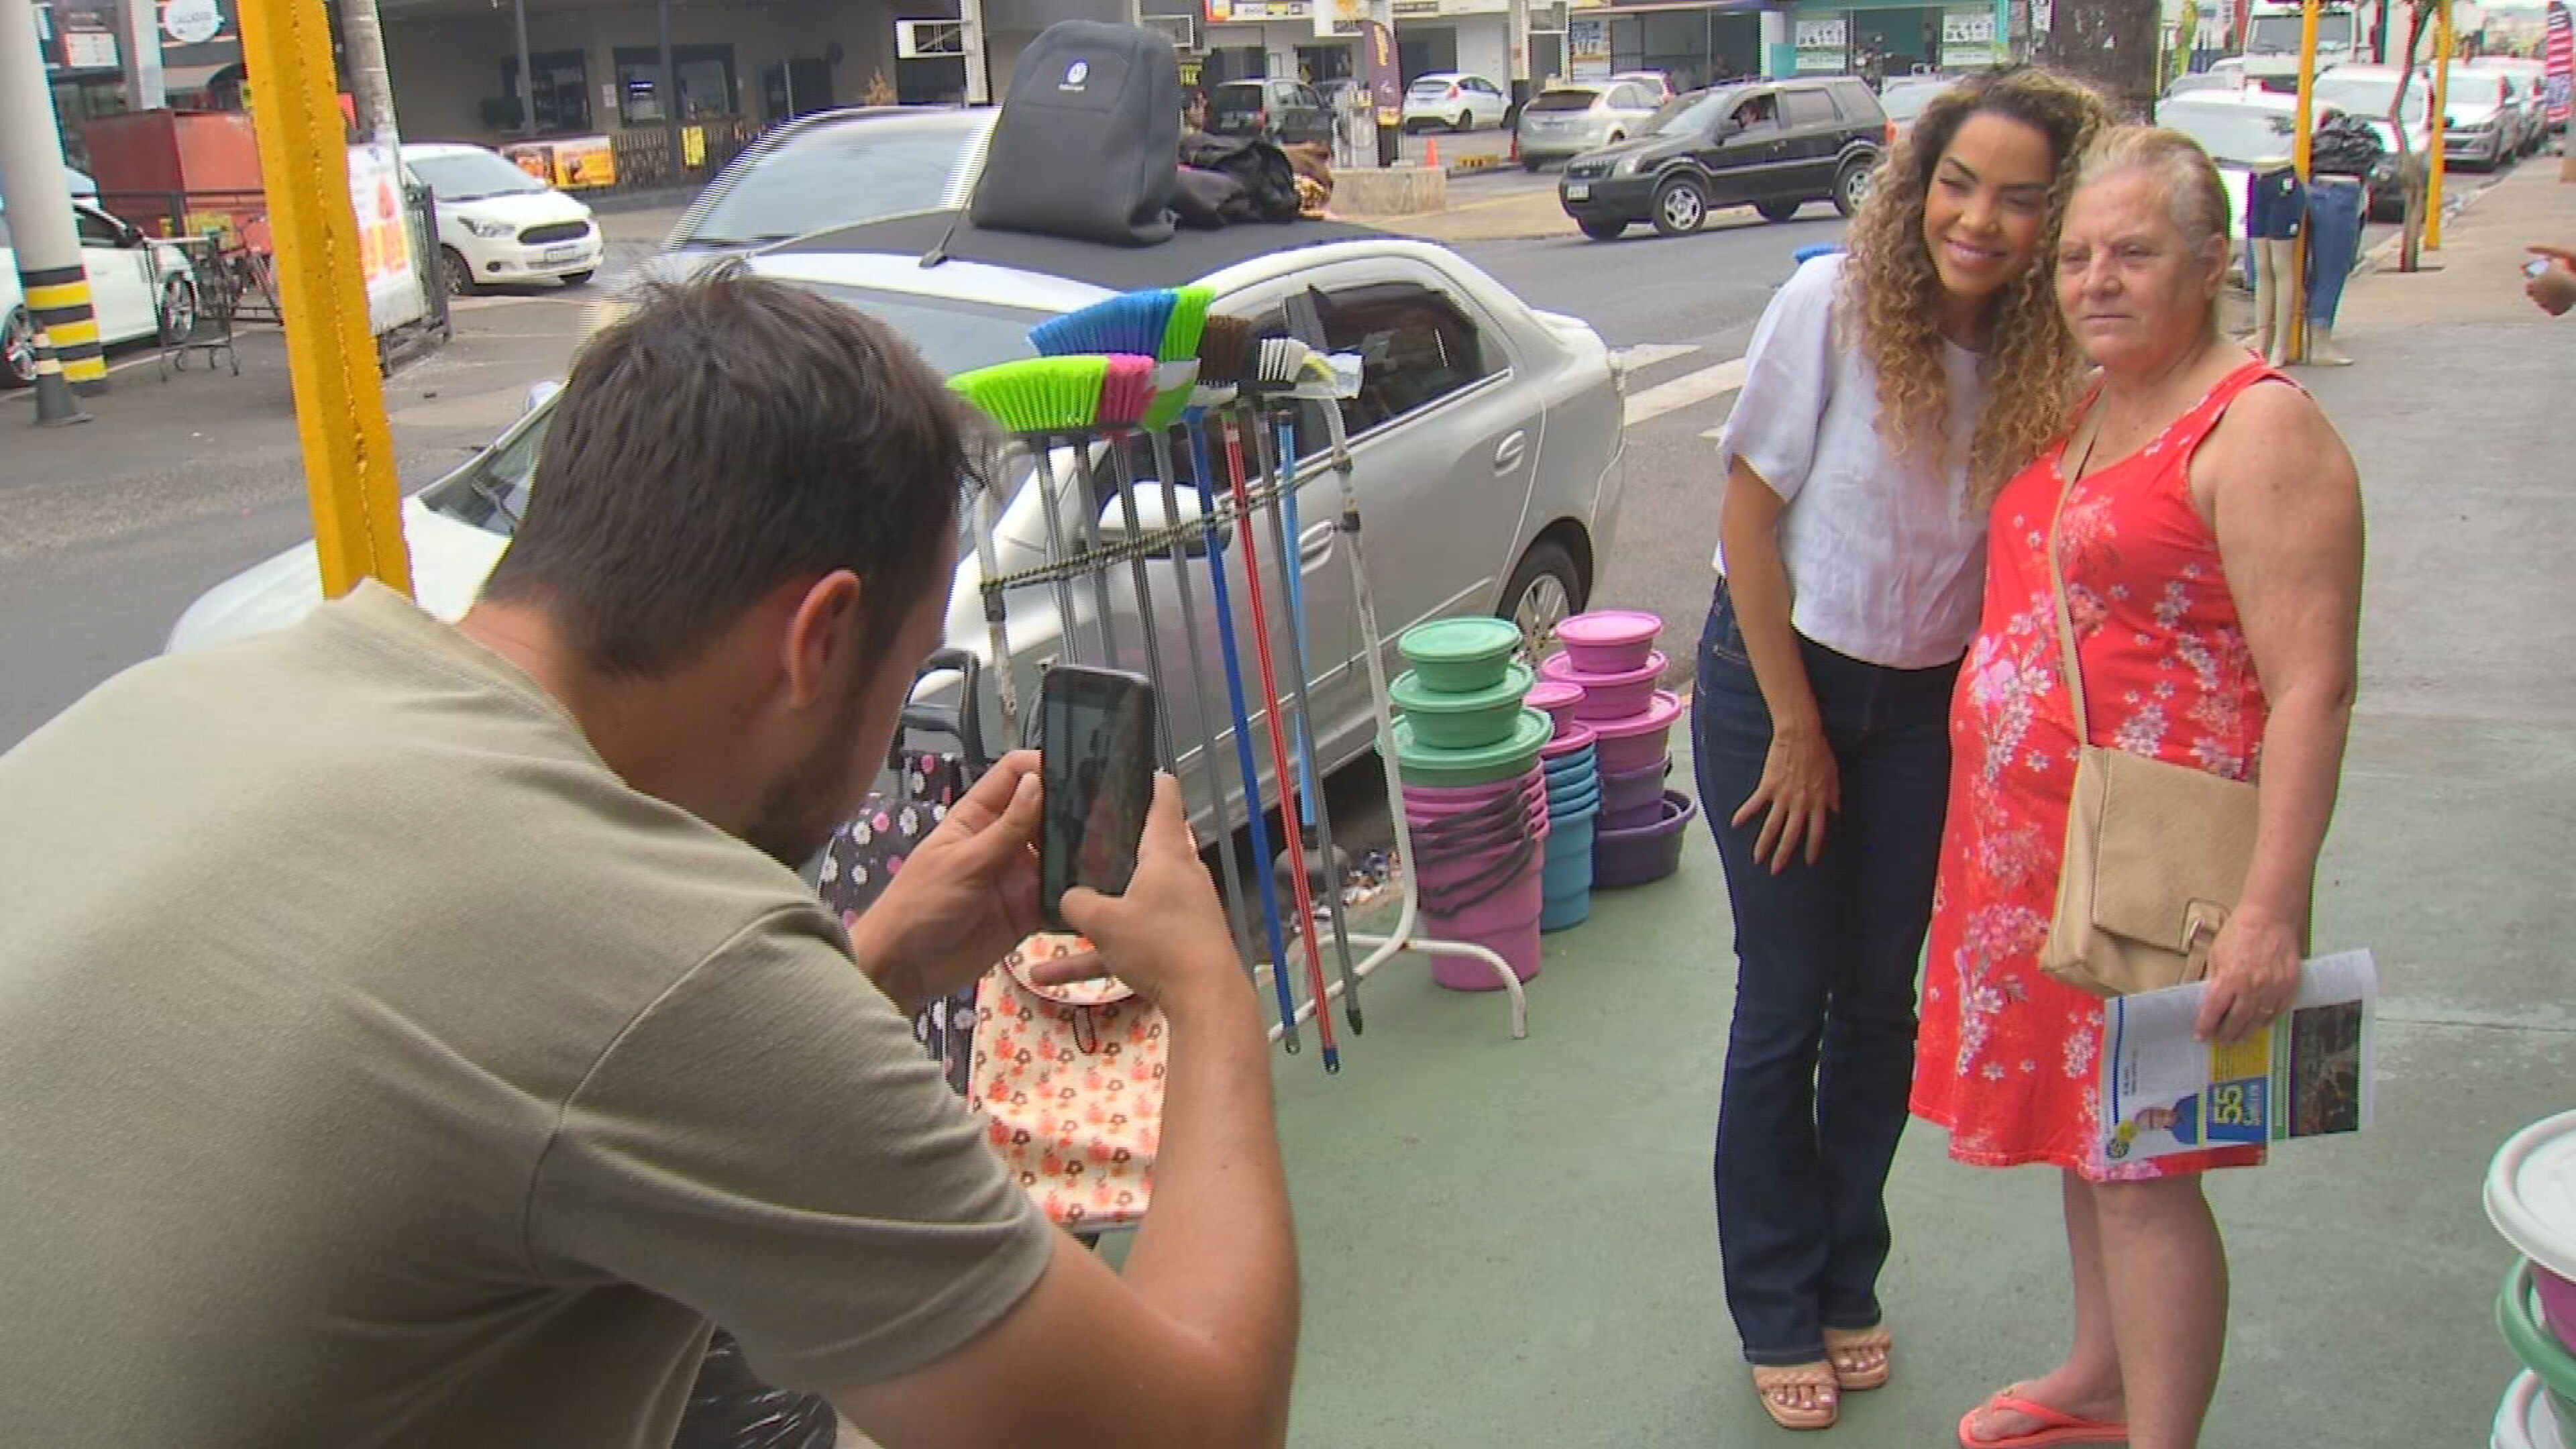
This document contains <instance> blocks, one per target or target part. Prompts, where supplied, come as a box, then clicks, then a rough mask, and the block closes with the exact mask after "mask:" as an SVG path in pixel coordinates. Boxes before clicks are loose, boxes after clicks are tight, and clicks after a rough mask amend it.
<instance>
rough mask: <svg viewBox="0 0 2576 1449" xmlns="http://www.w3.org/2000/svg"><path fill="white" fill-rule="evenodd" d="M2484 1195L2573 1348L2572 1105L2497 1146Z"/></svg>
mask: <svg viewBox="0 0 2576 1449" xmlns="http://www.w3.org/2000/svg"><path fill="white" fill-rule="evenodd" d="M2485 1198H2486V1209H2487V1220H2488V1221H2489V1222H2492V1223H2494V1224H2495V1228H2496V1231H2497V1232H2498V1233H2500V1234H2502V1235H2503V1236H2504V1240H2505V1241H2506V1242H2509V1243H2511V1244H2513V1245H2514V1247H2516V1248H2517V1249H2519V1250H2521V1252H2522V1255H2523V1256H2524V1257H2525V1258H2528V1259H2530V1260H2531V1277H2532V1281H2533V1283H2534V1284H2535V1285H2536V1286H2537V1288H2538V1291H2539V1296H2540V1301H2541V1304H2542V1306H2543V1308H2544V1309H2545V1310H2546V1311H2547V1313H2548V1318H2549V1326H2550V1328H2551V1329H2552V1330H2553V1331H2554V1332H2555V1333H2556V1335H2557V1337H2558V1341H2559V1342H2560V1343H2561V1344H2562V1345H2565V1346H2567V1347H2569V1348H2576V1112H2561V1113H2558V1114H2557V1115H2555V1116H2552V1117H2544V1118H2542V1119H2541V1120H2539V1121H2537V1122H2534V1123H2532V1124H2531V1125H2530V1126H2528V1127H2525V1128H2523V1129H2522V1130H2521V1131H2519V1132H2516V1133H2515V1134H2513V1136H2512V1137H2510V1138H2508V1139H2507V1140H2506V1142H2505V1144H2504V1146H2502V1147H2500V1148H2497V1149H2496V1155H2495V1159H2494V1160H2493V1161H2492V1162H2490V1163H2489V1164H2488V1165H2487V1180H2486V1188H2485ZM2532 1367H2534V1368H2538V1367H2539V1365H2538V1364H2534V1365H2532ZM2544 1377H2546V1375H2544ZM2551 1387H2552V1388H2553V1389H2554V1390H2556V1391H2557V1392H2558V1393H2560V1394H2562V1395H2565V1394H2571V1393H2576V1389H2571V1388H2569V1387H2568V1386H2563V1385H2557V1384H2553V1385H2551ZM2571 1427H2576V1426H2571Z"/></svg>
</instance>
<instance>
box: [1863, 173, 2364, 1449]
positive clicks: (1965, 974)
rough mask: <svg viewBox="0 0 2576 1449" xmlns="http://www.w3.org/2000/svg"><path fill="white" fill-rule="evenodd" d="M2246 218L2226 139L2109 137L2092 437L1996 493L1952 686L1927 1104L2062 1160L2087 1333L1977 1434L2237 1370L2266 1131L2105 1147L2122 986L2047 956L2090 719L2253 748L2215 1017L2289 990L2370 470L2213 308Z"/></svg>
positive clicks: (2029, 1426) (2165, 1407)
mask: <svg viewBox="0 0 2576 1449" xmlns="http://www.w3.org/2000/svg"><path fill="white" fill-rule="evenodd" d="M2227 224H2228V207H2227V197H2226V193H2225V192H2224V191H2223V190H2222V188H2221V186H2220V182H2219V179H2218V172H2217V169H2216V168H2215V167H2214V166H2212V165H2211V163H2210V160H2209V158H2208V157H2207V156H2206V155H2205V154H2203V153H2202V152H2201V150H2200V149H2199V148H2198V147H2197V146H2195V145H2194V144H2193V143H2192V142H2191V141H2190V140H2189V139H2188V138H2186V137H2183V136H2181V135H2178V134H2176V133H2174V132H2171V131H2159V130H2149V129H2145V128H2139V127H2128V128H2122V129H2120V130H2117V131H2113V132H2110V133H2108V134H2107V135H2106V136H2105V137H2104V138H2103V139H2102V140H2101V141H2100V142H2099V143H2097V144H2096V146H2095V147H2094V149H2093V150H2092V152H2091V153H2090V154H2089V155H2088V156H2087V158H2086V161H2085V165H2084V169H2083V171H2082V172H2081V173H2080V179H2079V182H2078V185H2077V189H2076V193H2075V196H2074V199H2073V200H2072V201H2071V202H2070V203H2069V205H2068V210H2067V216H2066V223H2065V227H2064V229H2063V232H2062V233H2061V235H2060V238H2059V241H2058V245H2057V248H2056V253H2055V265H2056V273H2057V275H2056V290H2057V299H2058V304H2059V306H2060V307H2061V308H2062V309H2063V310H2064V313H2065V316H2066V321H2067V324H2068V326H2069V327H2070V328H2071V329H2072V330H2073V332H2074V334H2075V338H2076V340H2077V342H2078V343H2079V344H2081V345H2082V347H2083V348H2084V350H2085V352H2086V354H2087V355H2089V356H2090V357H2091V358H2092V360H2093V361H2094V362H2095V363H2096V364H2098V365H2099V366H2100V368H2101V378H2100V385H2099V386H2098V388H2097V389H2096V390H2095V391H2094V393H2093V395H2092V396H2091V397H2090V398H2088V399H2087V400H2086V403H2085V404H2084V405H2083V406H2082V407H2081V408H2080V409H2079V410H2078V419H2079V421H2078V422H2077V423H2076V425H2075V427H2074V429H2073V431H2072V437H2071V438H2070V439H2069V440H2067V441H2061V442H2060V443H2058V444H2057V445H2055V446H2053V447H2051V448H2050V449H2048V450H2047V451H2046V452H2044V453H2042V454H2041V455H2040V457H2039V459H2038V461H2036V462H2035V463H2033V464H2032V465H2031V466H2030V467H2029V468H2028V469H2026V470H2025V471H2024V472H2023V473H2022V474H2021V475H2020V476H2019V477H2017V478H2015V479H2014V480H2013V481H2012V482H2011V483H2009V484H2007V485H2006V486H2005V488H2004V490H2003V492H2002V494H2001V495H2000V496H1999V497H1998V498H1997V499H1996V500H1995V505H1994V514H1993V532H1992V534H1991V537H1990V540H1989V555H1988V557H1989V562H1988V570H1987V578H1986V593H1985V605H1984V610H1983V615H1982V618H1981V620H1980V623H1979V625H1978V632H1977V637H1976V641H1975V643H1974V644H1973V645H1971V646H1970V649H1969V652H1968V658H1967V661H1966V664H1965V667H1964V668H1963V669H1962V670H1961V672H1960V676H1959V687H1958V693H1957V696H1956V699H1955V700H1954V702H1953V707H1952V746H1953V750H1952V758H1953V761H1954V763H1953V766H1952V771H1951V786H1950V809H1949V823H1948V828H1947V831H1946V836H1945V839H1944V841H1943V845H1942V856H1941V867H1940V900H1939V902H1938V904H1937V905H1936V907H1935V913H1934V918H1933V924H1932V936H1931V946H1930V956H1929V967H1928V975H1927V980H1926V991H1925V1003H1926V1004H1925V1008H1924V1021H1923V1031H1922V1037H1921V1051H1920V1056H1919V1059H1918V1062H1917V1067H1916V1073H1915V1082H1914V1093H1913V1106H1914V1111H1915V1113H1916V1114H1917V1115H1919V1116H1922V1117H1924V1118H1926V1119H1927V1120H1930V1121H1933V1122H1936V1123H1939V1124H1941V1125H1942V1126H1944V1127H1947V1128H1948V1129H1949V1130H1950V1133H1951V1145H1950V1152H1951V1155H1952V1156H1954V1157H1956V1158H1958V1159H1959V1160H1961V1161H1963V1162H1967V1163H1971V1164H1974V1165H1977V1166H1981V1167H2009V1166H2013V1165H2016V1164H2020V1163H2034V1162H2045V1163H2051V1164H2054V1165H2055V1166H2056V1167H2057V1168H2058V1169H2059V1171H2060V1173H2061V1175H2062V1178H2063V1189H2064V1199H2065V1212H2066V1242H2067V1248H2068V1252H2069V1254H2070V1256H2071V1257H2072V1259H2073V1268H2074V1292H2075V1341H2074V1344H2073V1346H2072V1348H2071V1349H2070V1351H2069V1352H2068V1354H2067V1357H2066V1360H2065V1362H2064V1363H2063V1364H2061V1365H2060V1366H2058V1367H2057V1368H2056V1369H2055V1370H2053V1371H2051V1372H2050V1373H2048V1374H2047V1375H2045V1376H2044V1377H2041V1378H2039V1379H2036V1380H2033V1381H2030V1382H2028V1383H2023V1384H2017V1385H2015V1386H2013V1387H2012V1388H2009V1389H2006V1390H2004V1391H2003V1392H2001V1393H1998V1394H1997V1395H1995V1396H1994V1397H1993V1398H1992V1399H1990V1400H1988V1401H1987V1402H1986V1403H1985V1404H1984V1405H1982V1406H1981V1407H1979V1408H1977V1409H1976V1410H1974V1411H1972V1412H1970V1413H1969V1414H1968V1415H1967V1417H1966V1418H1965V1419H1963V1420H1962V1421H1961V1422H1960V1425H1959V1442H1960V1443H1961V1444H1962V1445H1964V1446H1967V1449H1989V1446H1998V1445H2022V1446H2029V1445H2037V1444H2108V1443H2127V1444H2132V1445H2134V1446H2136V1449H2179V1446H2185V1445H2191V1444H2195V1443H2197V1442H2198V1438H2199V1434H2200V1427H2201V1420H2202V1418H2203V1416H2204V1415H2205V1414H2206V1413H2207V1411H2208V1407H2209V1400H2210V1395H2211V1393H2212V1391H2213V1390H2214V1389H2215V1387H2216V1385H2217V1381H2218V1366H2219V1357H2220V1351H2221V1348H2222V1345H2223V1343H2224V1341H2225V1337H2226V1331H2227V1260H2226V1255H2225V1251H2224V1249H2223V1248H2222V1246H2221V1244H2220V1242H2219V1235H2218V1225H2217V1223H2216V1221H2215V1220H2214V1219H2213V1218H2212V1217H2211V1215H2210V1210H2209V1204H2208V1202H2207V1201H2206V1200H2205V1199H2204V1198H2203V1197H2202V1195H2201V1187H2200V1174H2201V1173H2202V1172H2203V1171H2205V1170H2207V1169H2210V1168H2216V1167H2232V1166H2242V1165H2248V1164H2252V1163H2256V1162H2259V1161H2261V1160H2262V1150H2261V1149H2260V1148H2259V1147H2255V1148H2226V1149H2219V1150H2214V1151H2200V1152H2195V1153H2188V1154H2185V1155H2181V1156H2174V1157H2164V1158H2158V1159H2154V1160H2151V1161H2147V1162H2142V1163H2126V1164H2119V1165H2115V1164H2113V1163H2112V1162H2110V1161H2108V1160H2107V1159H2106V1158H2105V1156H2104V1155H2103V1153H2102V1151H2101V1150H2100V1148H2099V1147H2098V1146H2097V1144H2098V1143H2099V1142H2100V1140H2101V1139H2100V1134H2099V1132H2098V1131H2097V1130H2096V1126H2097V1123H2098V1121H2099V1116H2100V1104H2099V1102H2098V1100H2097V1080H2098V1074H2099V1053H2100V1046H2101V1022H2102V1003H2101V1002H2100V1001H2099V1000H2098V999H2096V998H2094V997H2092V996H2088V995H2086V994H2084V993H2082V992H2080V991H2077V990H2075V989H2073V988H2071V987H2068V986H2065V985H2061V984H2060V983H2058V982H2057V981H2055V980H2053V979H2051V978H2049V977H2048V976H2045V975H2043V974H2042V973H2041V971H2040V969H2039V960H2038V958H2039V952H2040V947H2041V944H2042V942H2043V941H2044V939H2045V938H2046V936H2047V933H2048V926H2049V918H2050V915H2051V911H2052V908H2053V906H2054V904H2055V899H2056V892H2057V879H2058V871H2059V866H2060V863H2061V855H2062V852H2063V842H2064V839H2065V831H2066V819H2067V810H2068V804H2069V798H2070V790H2071V788H2072V786H2073V782H2074V778H2075V761H2076V754H2077V741H2078V738H2079V732H2080V733H2081V735H2082V736H2083V737H2086V738H2089V739H2090V740H2091V741H2092V742H2094V743H2096V744H2098V745H2101V746H2104V747H2117V748H2120V749H2125V750H2128V751H2131V752H2133V753H2136V754H2141V755H2148V756H2152V757H2155V758H2157V759H2161V760H2166V761H2169V762H2172V763H2175V764H2183V765H2191V766H2194V767H2197V768H2199V769H2203V770H2207V771H2210V772H2212V773H2214V774H2219V775H2224V776H2228V777H2231V778H2236V779H2257V778H2259V782H2260V784H2261V786H2262V795H2261V824H2260V827H2259V830H2258V835H2257V844H2256V851H2255V859H2254V863H2253V866H2252V869H2251V870H2250V872H2249V874H2248V876H2247V878H2246V881H2245V888H2244V893H2243V896H2242V899H2241V901H2240V903H2239V904H2238V906H2237V908H2236V910H2235V912H2234V913H2233V914H2232V915H2231V916H2229V917H2228V919H2227V922H2226V925H2225V927H2224V929H2223V930H2222V931H2221V932H2220V933H2219V935H2218V937H2217V940H2216V941H2215V943H2214V946H2213V953H2212V960H2211V967H2210V989H2209V994H2208V1000H2207V1002H2206V1004H2205V1006H2204V1008H2203V1010H2202V1012H2201V1017H2200V1022H2199V1026H2200V1030H2201V1032H2202V1034H2203V1035H2204V1036H2209V1037H2214V1038H2217V1039H2220V1040H2237V1039H2242V1038H2243V1037H2245V1036H2247V1035H2249V1034H2251V1033H2253V1032H2255V1031H2257V1030H2260V1029H2262V1028H2263V1027H2265V1026H2266V1025H2268V1024H2269V1023H2270V1022H2271V1020H2272V1019H2273V1018H2274V1017H2275V1016H2277V1015H2278V1014H2279V1013H2280V1012H2281V1011H2282V1010H2283V1009H2284V1008H2285V1007H2286V1006H2287V1005H2288V1004H2289V1002H2290V999H2291V997H2292V995H2293V994H2294V993H2295V992H2296V990H2297V986H2298V979H2299V960H2300V956H2301V949H2302V944H2303V941H2304V937H2305V933H2306V928H2307V920H2308V904H2309V894H2310V890H2311V887H2312V884H2313V882H2314V879H2315V875H2316V864H2317V851H2318V848H2319V846H2320V845H2321V844H2322V842H2323V841H2324V839H2325V833H2326V823H2327V819H2328V817H2329V816H2330V815H2331V814H2332V812H2333V808H2334V800H2335V786H2336V778H2337V776H2338V774H2339V773H2340V771H2341V769H2342V762H2343V750H2344V735H2345V731H2346V729H2347V727H2348V725H2349V723H2350V718H2351V709H2352V695H2353V659H2354V638H2355V634H2356V631H2357V628H2358V621H2359V613H2360V596H2361V549H2362V527H2361V497H2360V485H2359V483H2358V481H2357V480H2356V478H2355V476H2354V473H2353V465H2352V458H2351V455H2350V454H2349V453H2347V452H2346V451H2345V449H2344V446H2343V442H2342V440H2341V439H2340V438H2339V437H2337V436H2336V434H2335V430H2334V428H2333V426H2332V425H2331V424H2329V423H2328V422H2327V421H2326V418H2325V415H2324V414H2323V413H2322V412H2321V411H2319V410H2318V408H2317V405H2316V404H2315V402H2313V401H2312V400H2310V399H2309V397H2308V396H2307V394H2306V393H2304V392H2302V391H2300V390H2299V388H2297V387H2296V386H2295V385H2293V384H2291V383H2290V382H2289V381H2288V380H2287V379H2285V378H2284V377H2282V375H2281V374H2280V373H2278V372H2276V371H2274V370H2273V369H2272V368H2271V367H2269V366H2267V365H2266V364H2265V363H2264V362H2263V361H2262V360H2261V359H2259V358H2255V357H2253V356H2251V355H2249V354H2247V353H2246V352H2244V351H2243V350H2242V349H2240V348H2237V347H2235V346H2232V345H2230V344H2228V343H2226V342H2223V341H2221V340H2220V337H2219V333H2218V325H2217V304H2218V296H2219V292H2220V289H2221V287H2222V286H2223V284H2224V280H2225V275H2226V270H2227ZM2070 445H2071V446H2072V449H2073V453H2072V455H2071V456H2070V455H2069V448H2070ZM2052 530H2053V531H2054V532H2055V533H2056V535H2057V540H2058V545H2059V557H2060V561H2061V562H2062V564H2063V567H2064V571H2065V587H2066V590H2067V594H2068V598H2069V602H2070V609H2071V613H2072V615H2073V617H2074V619H2075V621H2076V623H2075V633H2076V637H2077V640H2078V650H2077V652H2078V666H2077V667H2078V668H2080V669H2081V670H2082V672H2083V677H2084V684H2085V695H2086V698H2087V700H2088V701H2089V708H2090V711H2091V718H2090V719H2088V720H2085V721H2083V722H2082V723H2081V724H2080V725H2079V723H2078V721H2077V720H2076V719H2075V718H2074V717H2073V714H2072V711H2071V709H2070V706H2069V701H2068V691H2067V689H2066V687H2065V683H2064V681H2063V680H2061V679H2060V678H2059V674H2060V672H2061V664H2060V649H2059V643H2058V627H2057V620H2056V610H2055V602H2054V595H2053V592H2052V590H2053V588H2054V586H2055V585H2054V573H2053V571H2052V569H2051V566H2050V549H2049V541H2050V535H2051V532H2052ZM2115 1330H2116V1331H2115Z"/></svg>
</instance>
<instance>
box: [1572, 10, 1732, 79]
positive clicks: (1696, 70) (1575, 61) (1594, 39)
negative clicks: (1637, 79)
mask: <svg viewBox="0 0 2576 1449" xmlns="http://www.w3.org/2000/svg"><path fill="white" fill-rule="evenodd" d="M1566 44H1567V51H1568V57H1569V63H1570V65H1571V66H1572V70H1573V74H1574V75H1575V76H1576V77H1578V78H1591V79H1598V78H1600V77H1602V76H1606V75H1611V74H1613V73H1616V72H1620V71H1633V70H1651V71H1660V72H1662V73H1663V74H1664V76H1665V77H1666V78H1667V79H1669V80H1670V81H1671V82H1672V84H1673V89H1675V90H1677V91H1691V90H1697V89H1699V88H1700V87H1702V86H1705V85H1711V84H1714V83H1715V82H1717V81H1721V80H1725V79H1728V78H1730V77H1734V76H1749V75H1760V74H1761V73H1762V16H1761V7H1760V6H1758V5H1756V4H1748V3H1743V0H1728V3H1722V4H1672V3H1658V0H1646V3H1640V4H1619V3H1615V0H1614V3H1613V4H1612V6H1611V7H1610V9H1609V10H1608V11H1607V12H1601V11H1595V12H1593V13H1590V14H1587V15H1580V16H1576V17H1574V18H1573V19H1572V20H1571V21H1570V22H1569V33H1568V35H1567V42H1566Z"/></svg>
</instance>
